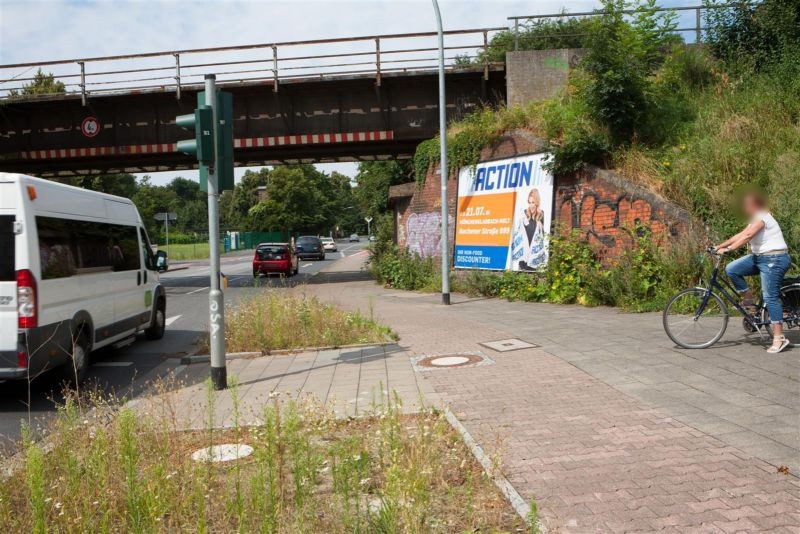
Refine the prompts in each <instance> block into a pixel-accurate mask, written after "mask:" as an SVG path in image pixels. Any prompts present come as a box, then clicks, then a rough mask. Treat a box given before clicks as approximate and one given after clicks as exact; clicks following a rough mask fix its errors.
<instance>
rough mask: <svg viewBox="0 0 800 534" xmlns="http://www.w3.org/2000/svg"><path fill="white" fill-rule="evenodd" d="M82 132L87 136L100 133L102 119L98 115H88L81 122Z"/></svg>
mask: <svg viewBox="0 0 800 534" xmlns="http://www.w3.org/2000/svg"><path fill="white" fill-rule="evenodd" d="M81 133H82V134H83V135H85V136H86V137H94V136H95V135H97V134H99V133H100V121H99V120H97V118H96V117H86V118H85V119H83V122H82V123H81Z"/></svg>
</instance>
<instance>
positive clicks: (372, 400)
mask: <svg viewBox="0 0 800 534" xmlns="http://www.w3.org/2000/svg"><path fill="white" fill-rule="evenodd" d="M227 367H228V376H229V383H235V384H236V386H235V387H234V388H228V389H227V390H225V391H222V392H218V393H216V394H215V395H214V401H213V403H214V410H213V422H212V426H213V427H215V428H231V427H233V426H234V425H235V424H236V423H237V422H238V424H239V425H242V426H251V425H257V424H261V423H263V420H264V419H263V415H264V407H265V406H266V405H269V404H271V403H272V402H273V401H272V398H273V397H275V396H278V397H279V398H280V399H281V400H283V401H286V400H289V399H293V400H303V399H304V398H307V397H313V399H315V400H316V401H319V402H321V403H323V404H324V405H325V406H327V407H328V408H330V409H331V410H333V412H334V414H335V415H337V416H340V417H347V416H358V415H364V414H366V413H369V412H370V411H371V410H373V408H374V407H375V406H377V405H380V404H382V403H385V402H386V401H387V397H388V395H389V394H390V393H391V394H392V396H393V399H394V395H395V394H396V395H397V397H399V399H400V400H401V401H402V410H403V411H404V412H408V413H414V412H418V411H420V410H421V409H422V408H425V407H427V406H436V405H438V396H437V394H436V392H435V391H433V386H432V384H430V383H428V382H425V381H422V380H419V377H418V375H417V373H415V372H414V370H413V369H412V366H411V361H410V359H409V357H408V353H407V352H405V351H404V350H403V349H401V348H400V347H398V346H397V345H383V346H375V347H357V348H342V349H333V350H321V351H311V352H302V353H298V354H289V355H280V356H262V357H257V358H242V359H233V360H230V361H228V364H227ZM208 374H209V367H208V365H198V364H195V365H191V366H189V367H188V369H187V370H186V372H185V375H184V376H183V377H182V385H181V386H180V387H176V388H171V391H169V392H168V393H164V394H162V395H157V396H153V397H150V398H147V399H138V400H136V401H133V403H131V404H132V405H133V406H134V407H135V408H136V409H137V410H140V411H142V412H156V413H157V412H159V411H165V410H168V411H169V413H168V416H169V418H170V420H171V421H173V422H174V424H175V427H176V428H179V429H183V430H192V429H203V428H207V427H208V424H209V416H210V414H211V410H210V409H209V402H208V395H207V390H206V385H205V383H204V380H205V378H206V377H207V376H208ZM234 395H235V396H236V399H234ZM234 400H236V402H237V403H238V413H237V411H235V410H234ZM237 418H238V421H237Z"/></svg>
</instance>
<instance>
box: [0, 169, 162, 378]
mask: <svg viewBox="0 0 800 534" xmlns="http://www.w3.org/2000/svg"><path fill="white" fill-rule="evenodd" d="M0 251H2V253H0V381H3V380H14V379H17V380H27V379H28V377H35V376H37V375H39V374H40V373H42V372H43V371H48V370H50V369H56V370H57V371H58V372H59V373H61V375H62V376H63V378H64V379H67V380H69V381H71V382H80V380H81V379H82V378H83V377H84V376H85V374H86V371H87V370H88V368H89V354H90V353H91V352H92V351H94V350H96V349H99V348H102V347H106V346H115V345H117V346H121V344H123V343H125V344H127V342H128V341H129V340H130V339H131V338H132V337H133V336H134V335H136V334H137V333H138V332H144V334H145V335H146V336H147V338H149V339H160V338H161V337H163V336H164V329H165V328H166V306H167V295H166V291H165V290H164V287H163V286H162V285H161V282H160V281H159V268H158V267H157V257H158V258H161V263H162V264H163V265H166V254H165V253H164V252H162V251H159V252H158V254H157V255H155V254H153V249H152V247H151V246H150V241H149V239H148V238H147V232H146V231H145V229H144V224H143V223H142V219H141V217H140V216H139V212H138V211H137V210H136V206H135V205H134V204H133V202H131V201H130V200H129V199H127V198H122V197H117V196H113V195H107V194H104V193H98V192H95V191H89V190H88V189H81V188H78V187H72V186H69V185H64V184H60V183H57V182H51V181H49V180H42V179H39V178H33V177H31V176H24V175H21V174H10V173H0Z"/></svg>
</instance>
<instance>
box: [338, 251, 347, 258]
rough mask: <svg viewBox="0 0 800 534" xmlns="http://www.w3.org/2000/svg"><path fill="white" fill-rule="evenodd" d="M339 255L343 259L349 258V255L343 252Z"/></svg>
mask: <svg viewBox="0 0 800 534" xmlns="http://www.w3.org/2000/svg"><path fill="white" fill-rule="evenodd" d="M339 255H340V256H341V257H343V258H346V257H347V254H345V253H344V251H341V252H340V253H339Z"/></svg>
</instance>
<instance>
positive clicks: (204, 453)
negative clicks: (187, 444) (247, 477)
mask: <svg viewBox="0 0 800 534" xmlns="http://www.w3.org/2000/svg"><path fill="white" fill-rule="evenodd" d="M251 454H253V447H251V446H250V445H245V444H243V443H225V444H223V445H213V446H211V447H205V448H203V449H198V450H196V451H194V452H193V453H192V460H194V461H195V462H208V461H211V462H230V461H231V460H238V459H240V458H244V457H246V456H250V455H251Z"/></svg>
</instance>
